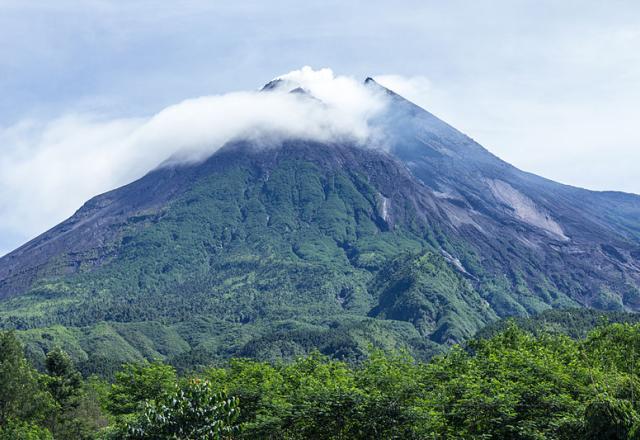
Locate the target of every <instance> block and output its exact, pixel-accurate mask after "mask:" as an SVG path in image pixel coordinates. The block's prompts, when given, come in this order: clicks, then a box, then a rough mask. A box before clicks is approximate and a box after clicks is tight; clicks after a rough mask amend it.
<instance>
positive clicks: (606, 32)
mask: <svg viewBox="0 0 640 440" xmlns="http://www.w3.org/2000/svg"><path fill="white" fill-rule="evenodd" d="M304 65H310V66H313V67H314V68H316V69H318V68H322V67H330V68H332V69H333V71H334V72H335V73H336V74H338V75H345V76H351V77H353V78H356V79H358V80H361V79H364V78H365V77H366V76H375V77H377V78H379V79H380V81H381V82H383V83H385V84H386V85H388V86H391V87H392V88H396V89H398V90H397V91H398V92H400V93H403V94H405V95H406V96H407V97H409V98H411V99H413V100H415V101H416V102H417V103H418V104H420V105H422V106H423V107H425V108H427V109H428V110H430V111H431V112H433V113H435V114H436V115H438V116H440V117H441V118H443V119H445V120H446V121H447V122H449V123H451V124H452V125H454V126H455V127H457V128H458V129H460V130H461V131H463V132H465V133H467V134H468V135H470V136H471V137H473V138H474V139H476V140H477V141H479V142H480V143H481V144H483V145H484V146H485V147H487V148H488V149H489V150H491V151H492V152H494V153H495V154H497V155H499V156H500V157H502V158H503V159H505V160H507V161H508V162H511V163H513V164H514V165H516V166H518V167H520V168H522V169H525V170H527V171H532V172H535V173H537V174H541V175H543V176H545V177H549V178H552V179H555V180H558V181H561V182H564V183H569V184H573V185H578V186H583V187H587V188H591V189H597V190H601V189H612V190H622V191H629V192H636V193H640V173H639V172H638V170H640V165H639V164H640V132H639V131H638V127H639V126H640V124H639V123H638V121H639V120H640V105H639V104H638V103H640V3H639V2H636V1H612V0H608V1H589V0H582V1H571V0H563V1H558V0H554V1H544V0H536V1H517V0H505V1H455V0H454V1H446V2H443V1H425V0H420V1H411V2H409V1H398V0H396V1H393V2H379V1H366V2H365V1H357V2H356V1H347V0H341V1H322V2H320V1H318V2H311V1H308V2H301V1H277V0H270V1H260V2H257V1H235V2H230V1H224V2H223V1H184V2H179V3H178V2H174V1H159V0H154V1H135V0H128V1H118V2H116V1H97V0H96V1H91V0H83V1H80V0H77V1H65V0H56V1H49V0H47V1H38V0H31V1H25V0H15V1H14V0H0V142H1V143H0V148H1V149H2V151H1V152H2V155H0V156H1V157H9V158H11V159H10V160H8V159H5V162H4V165H5V168H2V165H3V162H2V159H0V172H2V173H5V176H0V255H1V254H2V253H4V252H6V251H9V250H10V249H12V248H14V247H16V246H17V245H19V244H21V243H22V242H24V241H25V240H26V239H28V238H31V237H33V236H34V235H36V234H38V233H40V232H43V230H44V229H46V228H48V227H50V226H53V225H54V224H55V223H57V222H59V221H60V220H62V219H64V218H65V217H67V216H68V215H70V214H71V213H73V210H74V209H75V208H77V207H78V206H79V205H80V204H81V203H82V201H84V199H85V198H86V197H87V195H88V192H89V191H90V190H93V187H92V186H91V185H90V184H87V185H86V186H85V187H83V188H78V189H77V190H74V189H73V188H71V189H69V188H68V187H65V186H64V185H58V183H59V182H58V181H57V180H56V179H58V180H59V177H55V175H54V177H51V176H50V175H48V174H47V173H41V172H40V168H34V169H33V170H32V169H31V168H30V167H31V166H32V165H31V164H32V163H33V162H34V161H33V160H32V158H33V157H34V156H37V155H41V156H43V157H49V158H50V157H52V156H55V152H56V151H57V150H56V149H57V148H59V151H60V157H58V158H57V159H56V160H57V161H58V162H59V163H62V164H64V163H65V162H66V161H71V162H72V163H73V167H72V168H70V169H69V170H68V172H69V173H73V172H81V171H82V170H83V169H84V163H83V162H82V161H83V160H84V161H88V162H91V165H92V168H91V170H92V172H94V173H99V172H100V169H99V164H100V163H101V162H100V161H101V160H103V156H104V155H107V156H108V152H105V151H104V149H106V148H107V147H108V146H110V145H112V144H113V141H114V139H115V140H118V139H120V138H121V137H122V136H128V133H130V132H132V131H133V130H135V129H136V127H139V126H140V124H143V122H142V121H145V120H146V119H145V118H149V117H150V116H152V115H154V114H157V113H158V112H160V111H161V110H162V109H164V108H166V107H167V106H170V105H173V104H176V103H178V102H181V101H183V100H185V99H187V98H197V97H200V96H207V95H217V94H223V93H227V92H231V91H237V90H254V89H256V88H258V87H260V86H261V85H262V84H263V83H265V82H267V81H268V80H270V79H271V78H273V77H276V76H278V75H281V74H283V73H286V72H289V71H291V70H294V69H299V68H300V67H301V66H304ZM79 121H80V122H79ZM76 128H77V130H76V131H77V133H75V132H72V130H71V129H74V130H75V129H76ZM70 133H71V134H70ZM114 133H115V134H114ZM105 139H106V140H105ZM68 143H72V144H73V148H68V147H65V145H67V144H68ZM97 143H99V144H100V145H102V146H103V148H102V150H100V153H101V154H102V155H103V156H100V155H94V154H93V153H92V151H93V150H92V149H93V148H94V147H95V144H97ZM42 151H46V152H47V155H44V154H41V153H42ZM65 154H69V155H73V157H66V156H64V155H65ZM109 154H110V153H109ZM132 157H135V156H132ZM41 162H42V161H41ZM71 162H70V163H71ZM96 164H98V165H96ZM96 167H97V168H96ZM14 168H15V169H20V170H21V173H22V176H24V175H25V173H31V174H32V177H31V180H30V184H29V185H28V186H25V189H24V190H16V188H14V187H12V186H11V185H10V184H8V183H5V182H9V181H10V179H9V178H4V179H3V177H6V176H7V175H9V174H11V173H12V172H13V169H14ZM96 170H97V171H96ZM112 172H113V170H111V169H106V168H105V169H104V170H103V173H112ZM125 177H126V173H125V174H123V175H122V176H120V179H124V178H125ZM87 178H88V179H90V176H87ZM13 181H14V182H15V181H18V180H15V179H14V180H13ZM104 181H108V179H107V180H104ZM112 181H113V182H115V183H120V180H118V178H116V177H114V178H113V179H112ZM1 185H4V187H2V186H1ZM79 186H82V185H76V187H79ZM104 189H106V188H101V187H99V186H98V187H96V189H95V190H96V191H98V190H100V191H101V190H104ZM59 200H61V201H64V203H58V201H59ZM45 205H47V206H48V207H47V208H46V209H45V208H43V206H45ZM56 206H59V208H56ZM25 209H31V210H32V211H31V212H30V215H29V217H36V218H37V219H38V220H37V221H34V220H29V221H26V220H25V221H24V222H20V221H19V220H20V219H19V218H18V220H15V219H14V220H13V221H11V222H9V221H5V222H3V221H2V220H3V219H2V217H6V218H9V216H10V213H11V212H14V213H20V212H21V210H25Z"/></svg>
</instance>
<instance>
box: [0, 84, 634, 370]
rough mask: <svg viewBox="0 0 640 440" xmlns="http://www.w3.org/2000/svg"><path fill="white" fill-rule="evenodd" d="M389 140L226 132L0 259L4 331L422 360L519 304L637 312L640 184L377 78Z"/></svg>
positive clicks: (125, 353)
mask: <svg viewBox="0 0 640 440" xmlns="http://www.w3.org/2000/svg"><path fill="white" fill-rule="evenodd" d="M366 85H367V87H371V88H373V89H375V90H377V91H382V92H383V93H385V94H386V95H387V97H388V100H389V104H388V106H387V108H386V110H385V112H384V113H383V114H381V115H379V116H378V117H377V120H376V121H375V123H376V124H377V126H378V127H379V129H380V130H379V131H380V132H381V133H382V134H383V136H384V145H385V146H386V148H385V149H384V150H381V149H378V148H370V146H367V145H355V144H354V143H352V142H349V141H344V142H325V143H319V142H312V141H309V140H303V139H284V140H280V141H277V142H275V143H273V145H270V146H268V147H265V146H264V145H261V146H260V147H258V146H257V145H256V143H254V142H251V141H246V140H244V141H243V140H238V141H234V142H231V143H229V144H227V145H226V146H224V147H223V148H222V149H220V150H219V151H218V152H216V153H215V154H214V155H212V156H211V157H209V158H208V159H207V160H205V161H202V162H199V163H191V164H174V165H165V166H162V167H160V168H158V169H156V170H154V171H151V172H150V173H149V174H147V175H146V176H144V177H143V178H141V179H140V180H137V181H135V182H133V183H131V184H129V185H127V186H124V187H122V188H119V189H116V190H113V191H111V192H108V193H106V194H103V195H100V196H97V197H95V198H93V199H91V200H90V201H88V202H87V203H86V204H85V205H84V206H82V207H81V208H80V209H79V210H78V211H77V212H76V213H75V214H74V215H73V216H72V217H71V218H69V219H68V220H66V221H65V222H63V223H61V224H60V225H58V226H56V227H54V228H53V229H51V230H50V231H48V232H46V233H44V234H43V235H41V236H40V237H37V238H35V239H34V240H32V241H31V242H29V243H27V244H25V245H24V246H22V247H20V248H19V249H17V250H15V251H14V252H12V253H10V254H9V255H7V256H5V257H3V258H2V259H0V298H1V299H0V325H1V326H2V327H3V328H16V329H18V330H19V333H20V336H21V338H22V339H23V341H24V342H25V344H26V347H27V351H28V353H29V355H30V357H31V358H32V359H33V360H34V361H35V362H36V363H38V362H40V363H41V362H42V359H43V357H44V353H46V352H47V351H48V350H49V349H51V348H52V347H53V346H55V345H60V346H62V348H64V349H65V350H67V351H68V352H69V353H71V355H72V356H73V357H74V358H75V359H76V360H77V361H78V362H79V363H80V364H81V367H82V369H83V370H84V371H85V372H87V373H89V372H98V373H103V374H110V372H112V371H113V370H114V369H115V368H117V367H119V365H120V364H121V363H122V362H125V361H139V360H142V359H152V358H159V359H163V360H166V361H168V362H171V363H173V364H174V365H177V366H178V367H183V368H191V367H194V366H198V365H201V364H205V363H208V362H212V361H215V360H216V359H224V358H228V357H231V356H245V357H255V358H260V359H278V358H291V357H292V356H296V355H299V354H303V353H306V352H308V351H310V350H314V349H318V350H320V351H321V352H323V353H325V354H328V355H332V356H336V357H340V358H347V359H358V358H360V357H361V356H364V355H365V353H366V351H367V350H368V349H369V348H370V347H371V346H374V347H381V348H383V349H398V348H403V347H405V348H407V349H408V350H409V351H410V352H411V353H413V354H414V355H415V356H417V357H420V358H426V357H429V356H431V355H433V354H434V353H437V352H439V351H441V350H442V349H443V348H444V347H446V346H447V345H450V344H452V343H456V342H460V341H463V340H464V339H465V338H468V337H470V336H473V335H474V334H475V332H476V331H477V330H478V329H480V328H482V327H483V326H485V325H486V324H488V323H490V322H493V321H495V320H496V319H498V318H500V317H506V316H514V315H515V316H529V315H533V314H536V313H538V312H541V311H544V310H547V309H551V308H568V307H590V308H597V309H603V310H626V311H635V310H638V308H640V287H639V286H640V197H638V196H635V195H630V194H623V193H614V192H591V191H587V190H583V189H579V188H574V187H569V186H565V185H560V184H557V183H554V182H551V181H549V180H546V179H543V178H541V177H538V176H534V175H532V174H528V173H525V172H522V171H520V170H518V169H516V168H514V167H512V166H511V165H509V164H507V163H505V162H503V161H501V160H500V159H498V158H497V157H495V156H493V155H492V154H491V153H489V152H488V151H487V150H485V149H484V148H483V147H481V146H480V145H479V144H477V143H476V142H474V141H473V140H472V139H470V138H469V137H467V136H465V135H464V134H462V133H460V132H458V131H457V130H455V129H454V128H452V127H450V126H449V125H447V124H446V123H444V122H442V121H441V120H439V119H438V118H436V117H435V116H433V115H432V114H430V113H428V112H427V111H425V110H423V109H422V108H420V107H418V106H415V105H414V104H412V103H411V102H409V101H407V100H405V99H404V98H402V97H401V96H399V95H396V94H395V93H393V92H391V91H389V90H386V89H383V88H382V87H381V86H380V85H378V84H377V83H375V81H373V80H371V79H367V81H366Z"/></svg>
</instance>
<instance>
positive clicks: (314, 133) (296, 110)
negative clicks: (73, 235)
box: [0, 67, 384, 254]
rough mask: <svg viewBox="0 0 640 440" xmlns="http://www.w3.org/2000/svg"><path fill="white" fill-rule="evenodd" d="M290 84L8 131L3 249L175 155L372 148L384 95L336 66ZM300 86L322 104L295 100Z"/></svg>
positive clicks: (2, 184)
mask: <svg viewBox="0 0 640 440" xmlns="http://www.w3.org/2000/svg"><path fill="white" fill-rule="evenodd" d="M282 78H283V79H286V80H287V81H288V82H289V84H290V87H287V88H284V89H282V90H276V91H272V92H257V91H254V92H236V93H229V94H224V95H216V96H205V97H201V98H196V99H189V100H186V101H183V102H181V103H179V104H176V105H173V106H170V107H168V108H165V109H164V110H162V111H160V112H159V113H157V114H156V115H153V116H152V117H148V118H128V119H108V120H105V119H101V118H98V117H95V116H92V115H82V114H73V115H65V116H63V117H60V118H57V119H54V120H52V121H48V122H40V121H22V122H20V123H18V124H16V125H13V126H11V127H7V128H4V129H2V128H0V145H2V146H3V148H4V150H5V151H4V154H2V155H1V156H0V231H1V236H2V237H3V238H2V239H0V248H2V247H4V251H9V250H10V248H11V247H14V246H16V245H18V244H19V243H20V242H22V241H24V240H26V239H27V238H31V237H33V236H35V235H37V234H38V233H41V232H43V231H44V230H46V229H47V228H49V227H51V226H53V225H55V224H56V223H58V222H60V221H61V220H63V219H64V218H66V217H68V216H69V215H71V214H72V213H73V212H74V210H75V209H77V208H78V207H79V206H80V205H81V204H82V203H83V202H84V201H86V200H87V199H88V198H90V197H92V196H94V195H96V194H99V193H102V192H105V191H107V190H110V189H112V188H114V187H117V186H120V185H123V184H126V183H128V182H130V181H132V180H134V179H135V178H138V177H140V176H142V175H143V174H144V173H145V172H147V171H149V170H150V169H152V168H154V167H156V166H158V165H159V164H160V163H161V162H163V161H165V160H166V159H168V158H170V157H173V158H179V160H200V159H202V158H204V157H207V156H209V155H210V154H212V153H213V152H215V150H216V149H218V148H219V147H221V146H222V145H223V144H224V143H226V142H227V141H229V140H231V139H233V138H234V137H237V136H248V137H255V138H259V137H262V136H263V135H265V134H269V135H270V137H273V136H274V135H275V136H279V135H287V136H291V137H299V138H309V139H315V140H325V141H326V140H332V139H344V138H349V139H353V140H355V141H363V140H365V139H366V138H367V136H368V135H369V125H368V120H369V118H370V117H371V116H373V115H374V114H375V113H376V112H378V111H380V110H381V109H382V108H383V107H384V98H383V97H382V96H377V95H376V94H375V93H373V92H372V91H371V90H369V89H368V88H366V87H364V86H363V85H362V84H361V83H359V82H358V81H356V80H354V79H352V78H348V77H343V76H335V75H334V74H333V72H332V71H331V70H329V69H322V70H319V71H314V70H312V69H311V68H309V67H305V68H303V69H301V70H297V71H293V72H290V73H289V74H287V75H284V76H283V77H282ZM297 86H301V87H303V88H305V89H306V90H308V91H310V92H311V93H312V94H313V95H314V96H315V97H317V98H318V99H319V100H318V99H314V98H311V97H309V96H307V95H304V94H292V93H288V91H289V90H291V89H292V88H295V87H297ZM2 250H3V249H0V254H1V253H2Z"/></svg>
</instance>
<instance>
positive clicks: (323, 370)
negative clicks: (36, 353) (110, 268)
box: [0, 323, 640, 440]
mask: <svg viewBox="0 0 640 440" xmlns="http://www.w3.org/2000/svg"><path fill="white" fill-rule="evenodd" d="M638 353H640V325H639V324H633V325H631V324H608V325H605V326H600V327H597V328H595V329H594V330H592V331H591V332H589V333H588V335H587V336H586V338H584V339H580V340H575V339H571V338H569V337H567V336H564V335H559V334H547V333H540V334H538V335H537V336H534V335H533V334H531V333H529V332H527V331H524V330H521V329H520V328H519V327H517V326H516V325H515V324H513V323H511V324H507V325H506V327H505V328H504V329H503V330H500V331H499V332H497V333H496V334H495V335H494V336H492V337H491V338H489V339H476V340H473V341H471V342H469V343H468V344H467V346H466V347H465V348H463V347H460V346H456V347H454V348H453V349H452V350H451V351H450V352H449V353H447V354H445V355H441V356H437V357H435V358H433V359H432V360H431V361H430V362H428V363H424V362H419V361H416V360H414V359H412V358H411V357H410V356H409V355H408V354H406V353H395V354H393V353H386V354H385V353H383V352H381V351H374V352H372V353H371V354H370V356H368V357H367V358H366V359H363V360H362V361H361V362H358V363H356V364H349V363H345V362H343V361H340V360H335V359H330V358H328V357H325V356H322V355H321V354H320V353H317V352H316V353H314V354H311V355H310V356H305V357H300V358H296V359H295V360H294V361H292V362H288V363H283V362H260V361H255V360H248V359H239V358H236V359H233V360H230V361H227V362H224V363H221V364H219V365H215V366H208V367H205V368H203V369H201V370H199V371H198V372H193V373H189V374H184V375H178V374H177V373H176V371H175V369H174V368H172V367H171V366H168V365H166V364H163V363H159V362H154V363H140V364H129V365H125V366H124V367H123V368H122V369H120V370H119V371H118V372H116V373H115V376H114V377H113V378H112V380H111V381H105V380H103V379H100V378H98V377H95V376H94V377H89V378H86V379H82V378H81V376H80V375H79V374H78V373H77V372H76V368H75V366H74V365H73V363H72V361H71V360H70V358H69V357H68V355H67V354H66V353H64V352H63V351H61V350H59V349H56V350H53V351H51V352H50V353H49V354H48V355H47V358H46V363H45V373H38V372H37V371H36V370H34V369H33V367H32V366H31V365H30V364H29V363H28V362H27V361H26V360H25V359H24V357H23V356H24V355H23V352H22V347H21V346H20V344H19V342H18V340H17V339H16V337H15V334H14V333H11V332H5V333H2V334H1V335H0V387H1V388H2V390H3V391H4V392H3V393H2V395H0V439H2V440H19V439H52V438H55V439H65V440H74V439H104V440H106V439H155V440H163V439H167V440H168V439H199V440H206V439H232V438H234V439H312V438H313V439H319V440H320V439H347V438H348V439H363V440H364V439H372V438H385V439H478V438H483V439H495V440H498V439H523V440H524V439H576V438H580V439H594V440H595V439H599V440H601V439H632V438H638V436H639V435H640V403H639V402H638V399H637V396H638V395H639V393H640V377H639V373H640V367H639V362H638V361H639V360H640V359H637V356H638Z"/></svg>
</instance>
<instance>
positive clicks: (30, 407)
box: [0, 332, 52, 426]
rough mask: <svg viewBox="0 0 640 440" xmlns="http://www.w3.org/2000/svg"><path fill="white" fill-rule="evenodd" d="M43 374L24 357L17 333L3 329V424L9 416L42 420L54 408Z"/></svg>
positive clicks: (0, 355) (0, 379)
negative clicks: (42, 385) (43, 386)
mask: <svg viewBox="0 0 640 440" xmlns="http://www.w3.org/2000/svg"><path fill="white" fill-rule="evenodd" d="M51 404H52V403H51V397H50V395H49V394H48V393H46V392H45V391H43V390H42V387H41V376H40V375H39V374H38V372H37V371H35V370H34V369H33V368H32V367H31V365H29V363H28V362H27V361H26V359H25V358H24V353H23V349H22V346H21V345H20V342H19V341H18V339H17V338H16V336H15V333H14V332H0V426H5V424H6V423H7V422H8V420H10V419H15V420H23V421H40V420H42V419H43V418H44V417H45V415H46V414H47V413H48V412H49V410H50V409H51Z"/></svg>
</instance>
